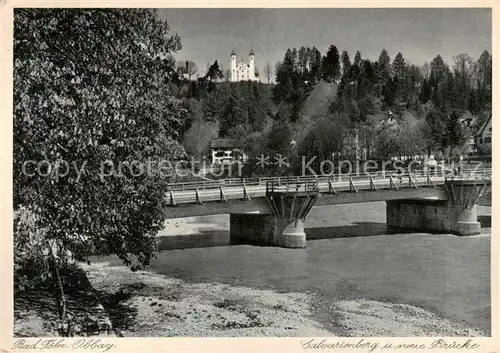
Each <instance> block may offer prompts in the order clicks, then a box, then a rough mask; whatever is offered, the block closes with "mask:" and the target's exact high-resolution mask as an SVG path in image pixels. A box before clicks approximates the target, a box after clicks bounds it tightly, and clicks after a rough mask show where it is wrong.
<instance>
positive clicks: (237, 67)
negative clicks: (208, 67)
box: [229, 50, 260, 82]
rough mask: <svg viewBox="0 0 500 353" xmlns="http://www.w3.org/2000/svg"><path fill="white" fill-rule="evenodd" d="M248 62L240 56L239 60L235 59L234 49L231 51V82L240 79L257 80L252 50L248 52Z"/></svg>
mask: <svg viewBox="0 0 500 353" xmlns="http://www.w3.org/2000/svg"><path fill="white" fill-rule="evenodd" d="M248 59H249V61H248V63H245V62H244V61H243V58H240V62H239V63H238V62H237V61H236V53H235V52H234V50H233V51H232V52H231V65H230V66H229V67H230V70H231V80H230V81H231V82H240V81H257V82H259V81H260V79H259V75H258V74H256V72H255V54H254V52H253V50H250V53H249V54H248Z"/></svg>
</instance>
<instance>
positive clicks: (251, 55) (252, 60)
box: [248, 49, 255, 81]
mask: <svg viewBox="0 0 500 353" xmlns="http://www.w3.org/2000/svg"><path fill="white" fill-rule="evenodd" d="M248 57H249V59H250V62H249V65H248V66H249V70H248V71H249V72H248V77H249V78H250V80H252V81H253V80H254V79H255V54H254V52H253V50H252V49H250V53H249V54H248Z"/></svg>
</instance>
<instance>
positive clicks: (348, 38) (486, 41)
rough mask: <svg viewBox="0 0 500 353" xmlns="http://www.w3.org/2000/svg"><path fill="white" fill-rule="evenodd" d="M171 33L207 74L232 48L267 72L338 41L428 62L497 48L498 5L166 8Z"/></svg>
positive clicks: (368, 54) (185, 56)
mask: <svg viewBox="0 0 500 353" xmlns="http://www.w3.org/2000/svg"><path fill="white" fill-rule="evenodd" d="M159 13H160V16H162V17H164V18H165V17H166V19H167V23H168V25H169V27H170V32H171V34H175V33H177V34H179V36H180V37H181V42H182V47H183V48H182V50H180V51H178V52H177V53H175V54H174V56H175V58H176V60H192V61H194V62H195V63H196V64H197V66H198V68H199V70H200V73H201V74H204V71H205V70H206V67H207V64H208V63H213V62H214V61H215V60H217V61H218V62H219V65H220V64H222V65H223V67H224V68H228V66H229V59H230V53H231V50H232V49H234V50H235V51H236V54H237V55H238V57H243V59H244V60H245V61H247V60H248V53H249V51H250V49H253V51H254V52H255V63H256V66H257V68H258V69H259V70H260V72H261V73H262V71H263V68H264V65H265V64H266V62H270V63H271V64H272V65H273V66H274V65H275V64H276V62H278V61H280V60H282V59H283V56H284V54H285V52H286V50H287V49H288V48H290V49H291V48H293V47H296V48H297V49H299V48H300V47H301V46H304V47H307V46H309V47H312V46H313V45H314V46H316V48H318V49H319V50H320V51H321V53H322V54H323V55H324V54H325V53H326V50H327V48H328V47H329V46H330V45H332V44H333V45H335V46H336V47H337V48H338V49H339V52H340V53H341V52H342V50H344V49H345V50H347V52H348V53H349V56H350V57H351V61H352V60H353V58H354V55H355V53H356V50H359V51H360V52H361V56H362V57H363V58H368V59H370V60H377V58H378V56H379V55H380V52H381V51H382V49H384V48H385V49H386V50H387V52H388V53H389V56H390V57H391V59H394V57H395V56H396V54H397V53H398V52H401V53H402V54H403V56H404V58H405V59H406V60H407V61H410V62H411V63H412V64H416V65H422V64H423V63H424V62H430V61H431V60H432V59H433V58H434V57H435V56H436V55H437V54H440V55H441V56H442V57H443V59H444V61H445V62H447V63H448V64H450V65H451V64H452V62H453V57H454V56H455V55H457V54H459V53H467V54H469V55H470V56H472V57H473V58H474V59H477V58H478V57H479V56H480V55H481V53H482V52H483V51H484V50H488V51H489V52H490V53H491V51H492V50H491V48H492V33H491V32H492V14H491V10H490V9H479V8H466V9H464V8H462V9H460V8H447V9H436V8H434V9H416V8H413V9H331V8H330V9H236V8H233V9H224V8H221V9H160V10H159Z"/></svg>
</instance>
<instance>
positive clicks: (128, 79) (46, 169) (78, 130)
mask: <svg viewBox="0 0 500 353" xmlns="http://www.w3.org/2000/svg"><path fill="white" fill-rule="evenodd" d="M179 48H180V40H179V38H178V37H177V36H169V35H168V26H167V23H166V21H165V20H161V19H160V18H159V17H158V16H157V14H156V13H155V12H154V11H151V10H145V9H100V10H94V9H89V10H87V9H16V11H15V13H14V123H13V124H14V144H13V157H14V165H13V174H14V175H13V182H14V185H13V186H14V191H13V192H14V195H13V196H14V208H15V209H14V211H15V213H16V214H19V212H20V211H21V210H22V211H23V213H24V215H25V216H26V215H27V217H24V218H23V217H16V223H15V233H14V238H15V242H16V244H15V249H16V254H15V255H16V257H15V259H16V264H18V265H19V266H22V265H23V256H24V257H30V258H31V259H35V258H36V259H38V260H36V261H41V262H44V263H45V264H46V265H47V268H48V269H49V270H48V273H49V277H52V278H53V279H54V283H56V287H57V288H58V289H59V295H58V299H59V302H60V303H62V305H60V307H61V306H62V308H63V310H62V312H60V318H61V319H63V320H64V319H65V314H64V292H63V291H62V286H61V285H62V283H61V280H60V276H59V269H60V268H61V267H62V266H63V265H64V264H65V263H66V262H67V261H68V260H69V259H70V258H76V259H83V258H84V257H85V256H86V255H87V254H89V253H94V254H98V255H106V254H110V253H116V254H117V255H118V256H119V257H120V258H121V259H122V260H123V261H124V262H125V263H126V264H127V265H131V264H132V261H133V258H134V257H135V258H136V259H137V260H138V263H140V264H148V263H149V261H150V259H151V257H152V254H153V251H154V244H155V235H156V233H157V232H158V231H159V230H160V229H161V228H162V226H163V220H164V215H163V211H162V207H163V205H164V194H165V190H166V186H167V182H168V171H167V169H168V168H167V167H166V166H167V165H168V164H165V163H161V162H164V161H167V160H175V159H177V158H179V157H180V156H181V155H182V153H183V149H182V147H181V146H180V145H179V143H178V142H177V141H176V138H177V130H178V129H179V127H180V126H181V125H182V120H183V119H184V114H185V110H184V109H182V107H181V105H180V101H178V100H176V99H175V98H173V97H172V95H171V94H170V92H169V90H168V85H167V82H168V80H169V76H170V75H171V74H172V73H173V72H174V68H173V67H172V61H171V60H168V55H167V54H169V53H172V52H175V51H176V50H178V49H179ZM26 162H28V163H26ZM27 219H28V220H29V221H30V222H31V223H32V224H31V225H32V226H31V227H27V226H26V222H25V221H26V220H27ZM23 220H24V223H23ZM33 230H36V231H37V232H36V233H35V232H33ZM35 234H36V236H37V239H36V240H37V242H36V245H35V243H34V242H33V239H32V238H33V237H34V235H35ZM33 247H35V248H33ZM36 255H39V256H38V257H37V256H36ZM131 255H133V256H132V257H131ZM40 258H41V259H42V260H40ZM36 261H35V260H33V261H32V264H33V263H36ZM37 266H38V265H37ZM38 268H41V267H40V266H39V267H38Z"/></svg>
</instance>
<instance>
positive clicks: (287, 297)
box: [84, 263, 485, 337]
mask: <svg viewBox="0 0 500 353" xmlns="http://www.w3.org/2000/svg"><path fill="white" fill-rule="evenodd" d="M84 270H85V271H86V272H87V274H88V277H89V280H90V282H91V283H92V285H93V286H94V287H95V288H96V289H97V290H98V291H101V292H107V293H108V294H111V293H113V295H114V296H115V297H117V296H118V297H120V298H123V300H122V301H120V302H119V303H116V301H115V303H114V304H115V307H114V308H113V307H110V306H109V303H103V305H104V306H105V307H108V308H109V313H110V318H111V321H112V322H113V324H114V326H115V330H116V331H117V332H118V334H119V335H120V336H125V337H128V336H136V337H146V336H147V337H168V336H225V337H243V336H250V337H252V336H253V337H256V336H257V337H264V336H279V337H287V336H288V337H297V336H316V337H318V336H476V337H477V336H483V335H485V333H484V332H481V331H479V330H477V329H472V328H469V327H466V326H464V325H462V324H459V323H455V322H452V321H450V320H448V319H443V318H440V317H438V316H437V315H435V314H433V313H431V312H429V311H427V310H424V309H422V308H418V307H415V306H411V305H403V304H397V303H383V302H378V301H374V300H367V299H353V300H349V299H346V300H339V301H335V302H329V301H328V300H326V299H325V298H322V297H321V296H320V295H319V294H318V293H314V292H310V291H307V292H305V293H293V292H292V293H279V292H276V291H273V290H263V289H255V288H248V287H239V286H230V285H227V284H220V283H186V282H184V281H182V280H179V279H175V278H169V277H165V276H162V275H158V274H154V273H151V272H148V271H138V272H136V273H131V272H130V271H129V270H128V269H126V268H125V267H122V266H109V265H108V264H107V263H98V264H93V265H91V266H87V265H85V266H84ZM124 323H126V324H124Z"/></svg>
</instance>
